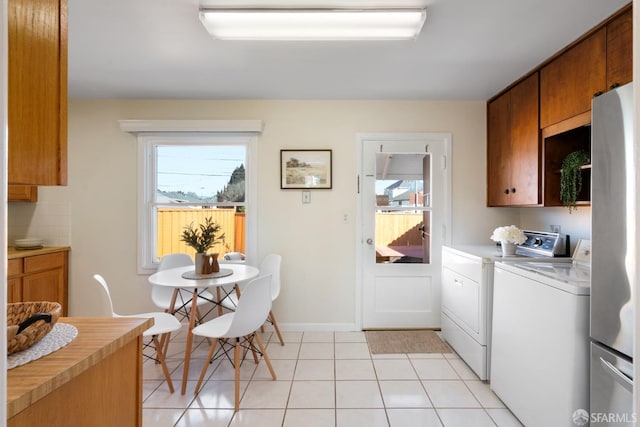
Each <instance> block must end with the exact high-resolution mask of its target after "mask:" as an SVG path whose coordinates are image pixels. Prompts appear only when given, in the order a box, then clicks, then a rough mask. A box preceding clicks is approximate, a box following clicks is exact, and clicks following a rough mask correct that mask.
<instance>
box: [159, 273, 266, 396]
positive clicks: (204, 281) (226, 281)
mask: <svg viewBox="0 0 640 427" xmlns="http://www.w3.org/2000/svg"><path fill="white" fill-rule="evenodd" d="M193 270H194V266H193V265H189V266H184V267H176V268H169V269H166V270H162V271H158V272H156V273H153V274H152V275H151V276H149V279H148V280H149V283H151V284H152V285H157V286H166V287H170V288H173V289H174V292H173V298H172V300H171V308H170V311H173V309H174V305H175V301H176V298H177V295H178V290H180V289H184V290H187V291H189V292H192V293H193V299H192V300H191V315H190V316H189V330H188V332H187V346H186V349H185V354H184V369H183V372H182V394H185V391H186V387H187V378H188V376H189V364H190V361H191V347H192V345H193V333H192V332H191V331H192V330H193V328H194V327H195V321H196V317H197V316H196V314H197V307H198V304H197V300H198V298H199V294H200V293H201V292H202V291H204V290H207V288H213V287H215V288H216V295H217V298H221V296H220V295H221V293H220V289H221V288H222V287H224V286H231V287H233V286H235V285H237V284H238V283H240V282H245V281H247V280H251V279H253V278H254V277H256V276H258V274H259V270H258V269H257V268H256V267H253V266H250V265H246V264H232V263H229V264H227V263H222V262H221V263H220V271H221V272H223V273H224V272H227V273H228V272H229V270H230V271H231V274H226V275H222V276H221V277H207V278H198V279H187V278H185V277H183V274H184V273H188V272H192V271H193ZM225 296H226V292H225ZM222 298H224V297H222ZM211 302H213V303H214V304H215V303H219V302H220V300H218V301H211ZM218 307H219V310H221V306H218ZM219 313H220V312H219Z"/></svg>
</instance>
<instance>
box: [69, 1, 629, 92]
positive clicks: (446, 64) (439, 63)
mask: <svg viewBox="0 0 640 427" xmlns="http://www.w3.org/2000/svg"><path fill="white" fill-rule="evenodd" d="M628 2H629V0H484V1H479V0H395V1H394V0H387V1H386V2H385V1H383V0H333V1H324V2H318V1H316V2H314V3H312V2H311V1H304V0H288V1H287V0H280V1H277V2H274V1H269V0H262V1H260V0H256V1H252V2H249V1H244V0H239V1H226V3H227V4H233V5H236V6H237V5H240V4H243V5H244V4H252V5H262V6H264V5H267V4H297V5H315V6H320V5H331V6H337V5H341V4H345V3H348V4H351V5H380V4H382V3H386V4H388V5H389V4H390V5H394V6H414V5H426V6H427V19H426V22H425V25H424V28H423V30H422V33H421V34H420V36H419V37H418V39H417V40H414V41H388V42H382V41H376V42H318V41H315V42H282V41H269V42H246V41H220V40H214V39H212V38H211V37H210V36H209V34H208V33H207V31H206V30H205V29H204V27H203V26H202V25H201V24H200V21H199V19H198V8H199V6H200V2H199V0H68V8H69V9H68V13H69V96H70V97H71V98H174V99H177V98H179V99H189V98H193V99H231V98H233V99H434V100H435V99H450V100H486V99H488V98H490V97H491V96H493V95H494V94H496V93H497V92H498V91H499V90H501V89H502V88H504V87H505V86H507V85H508V84H510V83H511V82H513V81H514V80H516V79H517V78H518V77H520V76H522V75H523V74H525V73H526V72H527V71H529V70H531V69H532V68H534V67H535V66H536V65H538V64H539V63H541V62H542V61H543V60H545V59H546V58H548V57H549V56H551V55H552V54H554V53H555V52H557V51H558V50H560V49H561V48H562V47H564V46H566V45H567V44H568V43H570V42H571V41H573V40H575V39H576V38H577V37H579V36H580V35H582V34H583V33H584V32H586V31H587V30H588V29H590V28H591V27H593V26H594V25H596V24H598V23H599V22H601V21H602V20H603V19H605V18H606V17H608V16H609V15H611V14H612V13H613V12H615V11H616V10H618V9H619V8H620V7H622V6H623V5H624V4H626V3H628ZM221 3H223V1H220V0H207V4H209V5H212V4H221ZM203 4H204V3H203Z"/></svg>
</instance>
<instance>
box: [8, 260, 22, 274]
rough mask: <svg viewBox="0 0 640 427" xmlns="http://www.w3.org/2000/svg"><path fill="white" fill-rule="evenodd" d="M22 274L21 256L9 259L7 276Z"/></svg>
mask: <svg viewBox="0 0 640 427" xmlns="http://www.w3.org/2000/svg"><path fill="white" fill-rule="evenodd" d="M21 274H22V258H20V259H10V260H9V262H8V263H7V276H8V277H13V276H19V275H21Z"/></svg>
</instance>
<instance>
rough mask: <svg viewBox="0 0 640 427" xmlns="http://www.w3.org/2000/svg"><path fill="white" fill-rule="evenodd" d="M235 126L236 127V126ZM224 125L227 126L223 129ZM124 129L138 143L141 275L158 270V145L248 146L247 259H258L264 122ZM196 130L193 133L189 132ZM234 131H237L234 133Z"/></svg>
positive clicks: (155, 123)
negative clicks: (260, 143) (260, 146)
mask: <svg viewBox="0 0 640 427" xmlns="http://www.w3.org/2000/svg"><path fill="white" fill-rule="evenodd" d="M234 123H235V124H236V125H235V126H234ZM220 124H223V125H224V126H221V125H220ZM120 127H121V129H122V130H124V131H126V132H130V133H134V134H136V136H137V141H138V183H137V184H138V242H137V248H138V250H137V253H138V262H137V271H138V274H152V273H154V272H155V271H156V270H157V267H158V262H156V261H155V253H154V245H153V241H154V236H155V233H156V224H155V221H156V218H155V215H154V214H153V212H154V210H153V203H152V202H154V197H155V189H156V183H155V179H156V174H155V157H154V154H155V147H156V146H157V145H166V144H170V145H179V144H184V145H211V144H219V145H244V146H245V147H246V150H247V151H246V153H247V154H246V155H247V159H246V164H245V185H246V187H245V190H246V198H245V205H246V230H245V232H246V242H245V244H246V259H247V263H249V264H253V263H254V262H253V260H255V259H256V256H257V246H258V236H257V212H258V206H257V201H258V198H257V194H258V185H257V184H258V170H257V167H258V144H257V142H258V133H259V132H260V131H261V130H262V122H261V121H235V122H234V121H215V120H208V121H194V120H188V121H164V120H150V121H139V120H121V121H120ZM186 129H192V130H193V131H192V132H188V131H186ZM234 129H235V130H237V131H235V132H234Z"/></svg>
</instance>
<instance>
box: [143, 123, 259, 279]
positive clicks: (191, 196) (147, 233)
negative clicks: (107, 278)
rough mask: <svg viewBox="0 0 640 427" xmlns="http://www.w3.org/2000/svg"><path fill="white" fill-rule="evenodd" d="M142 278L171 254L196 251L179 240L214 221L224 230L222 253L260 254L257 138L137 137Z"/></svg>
mask: <svg viewBox="0 0 640 427" xmlns="http://www.w3.org/2000/svg"><path fill="white" fill-rule="evenodd" d="M138 141H139V142H140V144H139V162H140V165H139V168H140V185H139V189H140V194H139V197H138V199H139V208H138V209H139V214H138V216H139V222H138V227H139V251H138V253H139V263H138V270H139V272H140V273H148V272H152V271H154V270H155V269H156V267H157V264H158V262H159V260H160V258H161V257H162V256H163V255H165V254H168V253H174V252H186V253H189V254H193V252H194V251H193V249H192V248H190V247H188V246H186V244H185V243H184V242H182V241H180V234H181V232H182V230H183V228H184V227H185V226H187V225H189V224H190V223H193V224H194V225H197V224H200V223H201V222H203V221H204V219H205V218H208V217H211V218H212V219H213V220H214V221H215V222H217V223H218V224H220V225H221V226H222V232H224V233H225V238H224V242H223V243H222V244H220V245H217V246H214V248H213V249H212V251H216V252H219V253H221V254H222V253H225V252H243V253H246V254H247V259H251V258H252V254H253V251H254V250H255V241H256V239H255V231H254V230H255V227H254V226H253V224H255V203H253V200H254V199H255V185H254V184H253V183H254V181H255V179H256V177H255V175H256V174H255V167H254V166H253V163H252V159H255V154H254V151H255V149H256V148H255V145H256V144H255V142H256V137H255V136H252V135H238V134H224V133H218V132H211V133H197V134H190V133H166V134H146V135H140V136H139V137H138Z"/></svg>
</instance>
